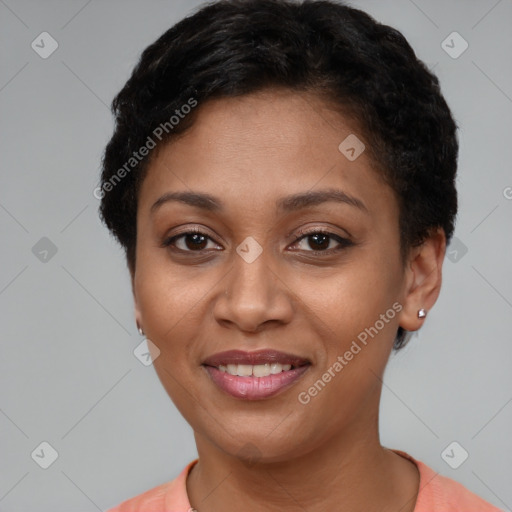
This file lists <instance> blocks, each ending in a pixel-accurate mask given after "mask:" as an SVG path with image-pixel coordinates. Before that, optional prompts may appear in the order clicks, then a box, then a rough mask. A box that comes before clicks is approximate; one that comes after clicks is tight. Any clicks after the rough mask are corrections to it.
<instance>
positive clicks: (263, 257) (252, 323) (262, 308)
mask: <svg viewBox="0 0 512 512" xmlns="http://www.w3.org/2000/svg"><path fill="white" fill-rule="evenodd" d="M271 255H272V251H271V250H270V249H264V248H263V247H262V246H261V245H260V244H259V243H258V242H257V241H256V240H255V239H252V238H251V237H248V238H246V239H245V240H244V241H243V242H242V243H241V244H239V246H238V247H237V248H236V253H234V254H233V268H232V269H231V271H230V272H229V273H228V275H227V276H226V279H227V281H226V283H225V287H226V288H225V290H226V291H225V293H224V294H223V295H221V297H220V298H219V300H218V303H217V305H216V308H215V313H216V317H217V320H220V321H222V320H223V321H230V322H232V323H234V324H237V325H238V326H239V328H241V329H243V330H257V329H258V326H259V325H261V324H262V323H264V322H268V321H269V320H277V321H281V322H284V321H287V319H289V318H290V313H291V305H290V303H289V300H288V299H287V297H286V294H285V293H283V290H282V289H281V283H280V280H279V279H278V277H277V276H276V273H275V271H273V270H271V269H272V266H273V265H272V262H271Z"/></svg>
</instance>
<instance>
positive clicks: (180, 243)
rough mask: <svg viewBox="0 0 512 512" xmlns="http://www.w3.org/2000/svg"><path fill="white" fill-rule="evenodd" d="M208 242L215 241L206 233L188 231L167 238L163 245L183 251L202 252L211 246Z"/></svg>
mask: <svg viewBox="0 0 512 512" xmlns="http://www.w3.org/2000/svg"><path fill="white" fill-rule="evenodd" d="M208 242H213V240H212V239H211V238H210V237H209V236H208V235H206V234H205V233H201V232H200V231H187V232H185V233H180V234H179V235H175V236H172V237H170V238H167V239H166V240H165V241H164V243H163V244H162V245H163V246H164V247H169V246H172V247H173V248H176V249H177V250H179V251H183V252H200V251H203V250H207V249H209V248H211V247H208ZM214 245H216V244H214Z"/></svg>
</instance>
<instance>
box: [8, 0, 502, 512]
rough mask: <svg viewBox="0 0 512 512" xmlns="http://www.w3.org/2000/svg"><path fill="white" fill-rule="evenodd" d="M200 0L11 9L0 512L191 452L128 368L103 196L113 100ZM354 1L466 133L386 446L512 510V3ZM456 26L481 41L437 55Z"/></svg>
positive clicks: (164, 403) (179, 426)
mask: <svg viewBox="0 0 512 512" xmlns="http://www.w3.org/2000/svg"><path fill="white" fill-rule="evenodd" d="M199 3H200V2H196V1H189V2H185V1H176V0H174V1H169V0H167V1H157V0H152V1H144V2H142V1H138V2H135V1H120V0H110V1H108V2H107V1H104V2H100V1H99V0H92V1H86V0H81V1H23V0H17V1H15V0H0V16H1V18H0V19H1V21H0V39H1V48H2V50H1V51H2V54H1V69H2V74H1V78H0V115H1V155H2V160H1V166H2V172H1V176H2V178H1V179H2V181H1V187H0V229H1V241H2V242H1V244H2V245H1V247H2V251H1V252H2V264H1V266H0V311H1V315H2V317H1V318H2V321H1V331H2V343H1V357H0V432H1V437H0V511H9V512H17V511H31V512H34V511H53V512H59V511H84V512H85V511H95V510H104V509H106V508H108V507H111V506H113V505H115V504H117V503H119V502H120V501H122V500H124V499H127V498H128V497H131V496H133V495H136V494H138V493H140V492H142V491H145V490H147V489H149V488H151V487H153V486H155V485H157V484H160V483H163V482H165V481H168V480H170V479H172V478H174V477H175V476H176V475H177V474H178V472H179V471H181V469H182V468H183V467H184V465H185V464H186V463H188V462H189V461H191V460H192V459H193V458H195V457H196V451H195V445H194V442H193V436H192V431H191V429H190V427H189V426H188V425H187V424H186V423H185V421H184V420H183V419H182V418H181V416H180V415H179V413H178V412H177V410H176V409H175V407H174V406H173V404H172V402H171V401H170V399H169V398H168V397H167V395H166V394H165V392H164V391H163V389H162V388H161V386H160V383H159V381H158V379H157V377H156V374H155V372H154V370H153V368H152V367H151V366H149V367H146V366H144V365H143V364H141V363H140V362H139V360H138V359H136V358H135V357H134V354H133V350H134V349H135V347H137V345H139V343H140V342H141V338H140V336H139V335H138V333H137V332H136V329H135V325H134V319H133V304H132V297H131V290H130V286H129V279H128V272H127V270H126V268H125V264H124V260H123V255H122V252H121V250H120V249H119V248H118V247H117V246H116V245H115V243H114V242H113V241H112V240H111V239H110V237H109V235H108V233H107V231H106V230H105V229H104V228H103V227H102V226H101V224H100V222H99V220H98V217H97V207H98V201H97V200H96V199H95V198H94V197H93V194H92V191H93V189H94V187H95V186H96V185H97V182H98V172H99V162H100V158H101V155H102V151H103V148H104V145H105V143H106V142H107V140H108V138H109V136H110V134H111V130H112V120H111V115H110V112H109V109H108V105H109V104H110V101H111V99H112V98H113V96H114V94H115V93H116V92H117V91H118V90H119V89H120V88H121V86H122V85H123V83H124V82H125V81H126V79H127V78H128V75H129V73H130V72H131V69H132V67H133V65H134V64H135V62H136V60H137V57H138V55H139V54H140V52H141V51H142V50H143V49H144V48H145V47H146V46H147V45H148V44H149V43H151V42H153V41H154V40H155V39H156V38H157V37H158V36H159V35H160V34H161V33H163V32H164V31H165V30H166V29H167V28H168V27H170V26H171V25H172V24H173V23H174V22H176V21H177V20H178V19H180V18H181V17H182V16H183V15H185V14H186V13H188V12H190V10H191V9H192V8H193V7H195V6H196V5H199ZM353 5H355V6H358V7H361V8H362V9H364V10H367V11H368V12H369V13H371V14H373V15H374V16H375V17H376V18H377V19H378V20H380V21H382V22H384V23H388V24H390V25H393V26H395V27H396V28H398V29H399V30H401V31H402V32H403V33H404V35H405V36H406V37H407V38H408V39H409V41H410V43H411V44H412V46H413V47H414V48H415V50H416V51H417V54H418V55H419V57H420V58H422V59H423V60H424V61H425V62H426V63H427V64H428V65H429V67H431V68H434V69H435V72H436V73H437V74H438V76H439V77H440V80H441V84H442V88H443V92H444V94H445V96H446V98H447V101H448V103H449V104H450V106H451V107H452V109H453V111H454V114H455V117H456V119H457V122H458V124H459V125H460V134H459V135H460V143H461V152H460V168H459V173H460V175H459V178H458V185H459V186H458V188H459V194H460V214H459V218H458V224H457V229H456V233H455V235H456V237H457V238H456V239H455V241H454V244H453V245H452V247H451V248H450V253H451V254H450V255H449V258H448V257H447V259H446V261H445V267H444V283H443V289H442V293H441V296H440V299H439V301H438V303H437V304H436V307H435V308H434V310H433V311H432V312H431V313H430V314H429V316H428V318H427V320H426V323H425V326H424V328H423V329H422V331H421V333H419V335H416V336H415V337H413V339H412V341H411V343H410V345H409V346H408V347H407V348H406V349H404V350H403V351H402V352H400V353H399V354H398V355H396V356H394V357H392V359H391V361H390V364H389V367H388V370H387V373H386V377H385V386H384V389H383V398H382V412H381V433H382V442H383V444H384V445H386V446H389V447H392V448H399V449H402V450H405V451H408V452H409V453H411V455H413V456H415V457H416V458H418V459H420V460H422V461H424V462H425V463H427V464H428V465H430V466H431V467H432V468H434V469H435V470H436V471H438V472H440V473H442V474H443V475H447V476H449V477H451V478H454V479H456V480H458V481H460V482H461V483H463V484H464V485H465V486H467V487H468V488H469V489H471V490H472V491H474V492H476V493H478V494H480V495H481V496H482V497H484V498H485V499H487V500H488V501H490V502H492V503H494V504H496V505H497V506H499V507H500V508H504V509H507V510H511V507H512V486H511V485H510V484H511V469H510V461H511V460H512V441H511V436H510V432H511V431H512V429H511V425H512V403H511V402H512V376H511V375H512V373H511V371H510V362H511V357H510V356H511V353H512V343H511V341H512V339H511V329H510V328H511V318H512V315H511V313H512V279H511V277H512V276H511V270H510V263H511V260H512V258H511V255H512V247H511V244H512V238H511V236H510V232H511V230H510V226H511V219H512V199H511V198H512V188H510V187H512V173H511V162H512V149H511V148H512V145H511V140H510V134H511V133H512V126H511V124H512V123H511V119H512V116H511V113H512V73H511V67H510V55H511V54H512V31H511V30H510V26H511V24H512V2H511V0H501V1H496V0H479V1H463V0H452V1H446V0H434V1H426V0H415V1H412V0H398V1H393V2H383V1H377V0H360V1H356V2H353ZM43 31H47V32H49V33H50V34H51V35H52V37H53V38H55V40H56V41H57V42H58V45H59V46H58V49H57V50H56V51H55V53H53V54H52V55H51V56H50V57H48V58H46V59H43V58H41V57H40V56H39V55H38V54H37V53H36V52H35V51H34V50H33V49H32V48H31V43H32V41H33V40H34V39H36V38H37V36H39V34H40V33H41V32H43ZM453 31H457V32H458V33H460V34H461V35H462V37H463V38H464V39H465V40H466V41H467V42H468V43H469V48H468V49H467V50H466V51H465V52H464V53H463V54H462V55H460V56H459V57H458V58H456V59H455V58H452V57H450V56H449V55H448V54H447V53H446V52H445V51H444V49H443V48H442V46H441V43H442V41H443V40H445V38H446V37H447V36H448V35H449V34H450V33H451V32H453ZM36 42H37V41H36ZM449 44H450V45H451V46H454V47H455V50H457V49H460V48H461V46H460V41H459V42H454V43H453V44H452V43H449ZM45 46H46V48H48V46H47V45H45ZM507 187H509V188H507ZM43 237H47V238H48V239H49V240H51V242H52V243H53V244H54V245H55V247H56V249H57V252H56V253H55V254H54V255H52V252H51V247H49V245H48V241H47V240H43V241H41V242H39V241H40V239H41V238H43ZM38 242H39V245H36V244H37V243H38ZM34 246H36V248H35V249H33V247H34ZM49 249H50V250H49ZM44 250H49V252H48V253H45V252H44ZM466 250H467V252H465V251H466ZM452 260H453V261H452ZM43 441H46V442H48V443H50V444H51V445H52V446H53V447H54V448H55V449H56V450H57V452H58V454H59V456H58V458H57V460H56V461H55V462H54V463H53V464H52V465H51V466H50V467H49V468H48V469H46V470H45V469H42V468H41V467H39V465H38V464H36V462H35V460H33V458H31V453H32V452H33V451H34V450H35V449H36V448H37V447H38V446H39V445H40V443H41V442H43ZM452 441H457V442H458V443H459V444H460V445H461V446H462V447H464V449H465V450H467V452H468V453H469V458H468V459H467V460H466V461H465V462H464V463H463V464H462V465H461V466H460V467H458V469H452V468H451V467H450V466H449V465H448V464H447V463H446V462H445V461H444V460H443V459H442V457H441V453H442V452H443V450H444V449H445V448H446V447H447V446H448V445H449V444H450V443H451V442H452ZM43 453H44V457H47V456H49V455H48V454H49V452H48V451H46V452H44V451H43ZM456 456H457V457H459V455H456ZM44 457H43V456H40V458H39V459H37V457H34V459H36V460H39V461H41V460H42V459H43V458H44Z"/></svg>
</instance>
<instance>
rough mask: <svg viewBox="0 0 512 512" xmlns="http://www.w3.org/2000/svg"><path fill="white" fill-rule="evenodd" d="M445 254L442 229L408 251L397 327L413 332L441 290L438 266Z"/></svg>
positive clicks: (444, 240)
mask: <svg viewBox="0 0 512 512" xmlns="http://www.w3.org/2000/svg"><path fill="white" fill-rule="evenodd" d="M445 252H446V236H445V233H444V230H443V229H441V228H438V229H437V230H436V231H435V232H434V233H433V234H432V235H431V236H429V237H428V238H427V239H426V240H425V241H424V242H423V243H422V244H421V246H419V247H417V248H414V249H413V250H411V254H410V258H409V261H408V263H407V269H406V274H407V275H406V278H405V287H406V289H405V291H404V294H405V298H404V301H403V309H402V311H401V312H400V316H399V324H400V326H401V327H403V328H404V329H406V330H407V331H417V330H418V329H419V328H420V327H421V326H422V325H423V323H424V321H425V318H426V316H427V312H428V311H430V310H431V309H432V307H433V305H434V304H435V302H436V300H437V298H438V296H439V292H440V291H441V282H442V266H443V260H444V255H445Z"/></svg>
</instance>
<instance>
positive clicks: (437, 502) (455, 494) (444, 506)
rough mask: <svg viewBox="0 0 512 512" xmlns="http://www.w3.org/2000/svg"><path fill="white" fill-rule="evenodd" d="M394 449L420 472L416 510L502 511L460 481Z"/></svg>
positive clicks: (454, 511)
mask: <svg viewBox="0 0 512 512" xmlns="http://www.w3.org/2000/svg"><path fill="white" fill-rule="evenodd" d="M394 451H395V452H397V453H398V454H399V455H402V456H403V457H405V458H408V459H409V460H411V461H412V462H414V463H415V464H416V466H417V467H418V470H419V473H420V486H419V492H418V497H417V500H416V506H415V508H414V512H502V511H501V509H499V508H497V507H495V506H494V505H491V504H490V503H488V502H487V501H485V500H484V499H482V498H481V497H480V496H478V495H476V494H474V493H473V492H471V491H470V490H469V489H467V488H466V487H464V486H463V485H462V484H460V483H459V482H456V481H455V480H453V479H451V478H448V477H445V476H442V475H440V474H439V473H437V472H436V471H434V470H433V469H432V468H430V467H429V466H427V465H426V464H424V463H423V462H421V461H419V460H416V459H414V458H413V457H411V456H410V455H409V454H407V453H405V452H399V451H396V450H394Z"/></svg>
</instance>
